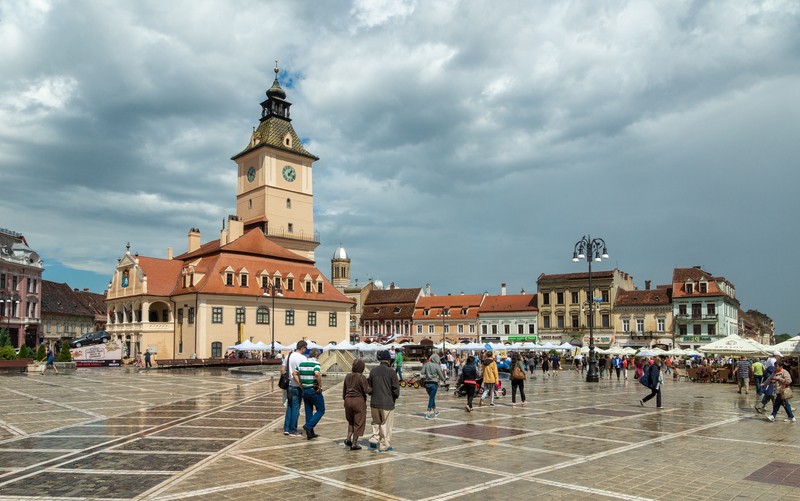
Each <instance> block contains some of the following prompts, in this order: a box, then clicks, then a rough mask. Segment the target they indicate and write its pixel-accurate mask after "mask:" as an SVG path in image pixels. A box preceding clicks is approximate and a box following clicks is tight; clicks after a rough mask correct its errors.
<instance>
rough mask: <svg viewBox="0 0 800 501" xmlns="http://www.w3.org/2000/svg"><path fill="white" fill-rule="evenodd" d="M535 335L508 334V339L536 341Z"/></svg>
mask: <svg viewBox="0 0 800 501" xmlns="http://www.w3.org/2000/svg"><path fill="white" fill-rule="evenodd" d="M484 339H485V338H484ZM536 339H538V338H537V337H536V336H508V340H509V341H534V342H535V341H536Z"/></svg>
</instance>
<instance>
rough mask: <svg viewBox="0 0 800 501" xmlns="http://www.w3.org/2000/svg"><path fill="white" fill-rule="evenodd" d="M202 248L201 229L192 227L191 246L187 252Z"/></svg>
mask: <svg viewBox="0 0 800 501" xmlns="http://www.w3.org/2000/svg"><path fill="white" fill-rule="evenodd" d="M199 248H200V229H199V228H192V229H191V230H189V246H188V247H187V251H186V252H194V251H196V250H197V249H199Z"/></svg>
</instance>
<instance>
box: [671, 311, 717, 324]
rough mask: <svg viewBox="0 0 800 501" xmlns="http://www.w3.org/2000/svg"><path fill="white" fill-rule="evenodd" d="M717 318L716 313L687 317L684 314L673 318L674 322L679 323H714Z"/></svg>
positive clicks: (687, 315)
mask: <svg viewBox="0 0 800 501" xmlns="http://www.w3.org/2000/svg"><path fill="white" fill-rule="evenodd" d="M717 318H718V317H717V314H716V313H712V314H707V315H694V314H693V315H689V314H686V313H684V314H679V315H676V316H675V320H677V321H679V322H716V321H717Z"/></svg>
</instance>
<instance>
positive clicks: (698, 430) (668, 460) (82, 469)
mask: <svg viewBox="0 0 800 501" xmlns="http://www.w3.org/2000/svg"><path fill="white" fill-rule="evenodd" d="M505 383H506V387H507V388H508V390H509V394H508V396H506V397H504V398H500V399H499V400H498V401H497V405H496V406H495V407H488V406H484V407H481V408H478V407H477V401H476V404H475V411H474V412H472V413H467V412H465V411H464V403H465V399H464V398H463V397H462V398H457V397H455V396H454V395H453V392H452V391H451V392H449V393H447V394H442V392H440V395H439V398H438V399H437V403H438V406H439V408H440V410H441V414H440V415H439V417H438V418H437V419H434V420H426V419H425V418H424V411H425V404H426V402H427V396H426V394H425V390H424V389H413V388H403V389H402V390H401V397H400V400H399V401H398V408H397V415H396V418H395V429H394V432H395V433H394V437H393V444H392V445H393V446H394V449H395V450H394V452H389V453H378V452H374V451H370V450H369V449H368V448H367V447H366V442H362V444H363V445H364V449H363V450H361V451H350V450H349V449H345V447H344V446H343V445H342V441H343V439H344V436H345V431H346V427H347V424H346V422H345V419H344V411H343V408H342V403H341V402H342V400H341V382H336V380H334V379H333V378H328V380H327V382H326V386H327V388H328V389H327V391H326V392H325V397H326V407H327V412H326V414H325V417H324V418H323V419H322V421H321V423H320V424H319V425H318V426H317V430H316V431H317V433H319V434H320V435H321V437H320V438H318V439H316V440H311V441H308V440H306V439H305V438H288V437H285V436H284V435H283V434H282V425H283V415H284V407H283V404H282V399H281V392H280V390H279V389H278V388H277V385H276V384H275V380H273V379H272V378H271V377H266V376H262V375H257V376H252V375H251V376H241V375H235V374H233V373H229V372H228V371H224V370H209V369H200V370H195V371H190V370H182V371H168V370H160V371H158V370H153V371H150V372H146V373H145V372H142V373H135V372H127V371H126V370H125V369H79V370H78V371H76V372H73V373H72V374H69V375H65V374H61V375H47V376H38V375H37V376H27V375H13V376H3V377H0V384H1V385H2V388H0V395H2V402H3V405H2V407H0V500H6V499H37V500H40V499H63V500H66V499H137V500H138V499H142V500H144V499H147V500H151V499H152V500H163V501H167V500H172V499H192V500H194V499H197V500H200V499H207V500H250V499H252V500H264V499H276V500H277V499H280V500H283V501H289V500H297V499H323V500H327V499H331V500H335V499H346V500H356V499H358V500H369V499H387V500H405V499H408V500H412V499H413V500H433V499H467V498H470V499H499V500H506V499H528V498H530V499H533V498H539V497H543V498H549V499H593V500H597V499H637V500H639V499H642V500H644V499H689V500H693V499H697V500H700V499H714V500H730V499H769V500H775V499H798V500H800V489H798V486H800V440H798V437H800V428H798V425H797V424H789V423H784V422H783V418H784V417H785V415H784V414H783V413H782V411H781V414H779V419H778V422H775V423H769V422H767V421H766V420H765V419H764V418H763V417H762V416H760V415H758V414H756V413H755V411H754V410H753V404H754V402H755V398H756V397H755V395H754V394H753V392H751V394H750V395H739V394H737V393H736V389H735V386H734V385H726V384H703V383H691V382H673V381H668V382H667V383H666V385H665V389H664V408H663V409H661V410H656V409H655V407H654V405H655V400H652V401H650V402H648V404H647V406H646V407H644V408H643V407H641V406H640V405H639V398H641V397H642V396H644V395H645V394H646V391H645V389H644V387H642V386H641V385H639V384H638V383H637V382H635V381H634V380H632V379H628V380H627V381H625V380H623V381H619V382H618V381H617V380H616V378H615V379H613V380H603V381H601V382H600V383H598V384H588V383H585V382H583V380H582V378H581V377H580V376H579V375H577V374H576V373H575V372H574V371H569V372H566V371H565V372H562V373H560V374H559V375H558V377H556V378H552V379H548V380H543V379H542V376H541V374H537V377H536V379H534V380H528V381H527V382H526V393H527V397H528V406H527V407H526V408H522V407H519V406H518V407H517V408H516V409H514V408H512V407H511V395H510V384H508V381H505ZM304 419H305V417H304V416H303V415H302V414H301V417H300V423H301V424H302V423H303V422H304ZM367 429H368V430H369V421H368V425H367Z"/></svg>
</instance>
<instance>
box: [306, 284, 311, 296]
mask: <svg viewBox="0 0 800 501" xmlns="http://www.w3.org/2000/svg"><path fill="white" fill-rule="evenodd" d="M306 293H307V294H311V282H309V281H306Z"/></svg>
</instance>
